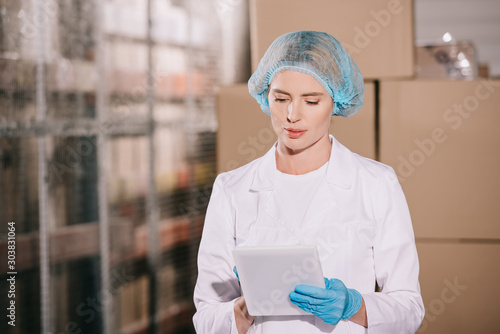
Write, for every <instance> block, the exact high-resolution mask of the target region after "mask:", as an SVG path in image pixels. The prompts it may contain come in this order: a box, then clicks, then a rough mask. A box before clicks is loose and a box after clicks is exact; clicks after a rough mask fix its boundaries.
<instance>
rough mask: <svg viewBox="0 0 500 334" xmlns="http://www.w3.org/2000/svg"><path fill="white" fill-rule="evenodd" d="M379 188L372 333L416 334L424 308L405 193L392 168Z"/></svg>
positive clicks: (368, 298)
mask: <svg viewBox="0 0 500 334" xmlns="http://www.w3.org/2000/svg"><path fill="white" fill-rule="evenodd" d="M385 176H386V177H385V178H383V180H384V181H385V182H384V184H383V185H381V186H380V189H379V196H378V198H377V200H378V205H377V207H376V209H375V210H376V217H377V229H376V235H375V239H374V246H373V252H374V262H375V275H376V279H377V283H378V285H379V287H380V289H381V292H373V293H368V294H364V295H363V298H364V300H365V305H366V313H367V317H368V333H370V334H378V333H383V334H389V333H394V334H396V333H397V334H402V333H415V332H416V331H417V330H418V328H419V326H420V323H421V322H422V319H423V317H424V313H425V309H424V305H423V302H422V297H421V295H420V286H419V283H418V273H419V264H418V256H417V249H416V246H415V237H414V234H413V227H412V223H411V218H410V212H409V210H408V205H407V203H406V199H405V196H404V194H403V190H402V189H401V185H400V184H399V182H398V180H397V176H396V174H395V173H394V171H393V170H392V169H391V170H390V171H388V172H386V175H385Z"/></svg>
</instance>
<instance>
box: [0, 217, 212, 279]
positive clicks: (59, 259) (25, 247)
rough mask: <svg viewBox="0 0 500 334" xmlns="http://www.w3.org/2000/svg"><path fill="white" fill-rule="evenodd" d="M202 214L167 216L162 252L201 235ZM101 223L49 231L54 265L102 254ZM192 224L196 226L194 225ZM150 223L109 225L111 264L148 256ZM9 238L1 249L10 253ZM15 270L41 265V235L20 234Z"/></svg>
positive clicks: (0, 269)
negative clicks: (100, 249)
mask: <svg viewBox="0 0 500 334" xmlns="http://www.w3.org/2000/svg"><path fill="white" fill-rule="evenodd" d="M203 219H204V216H203V215H198V216H191V217H189V216H185V217H183V216H180V217H175V218H171V219H165V220H163V221H161V222H160V224H159V226H158V227H159V231H158V235H159V245H160V251H161V252H162V253H163V252H167V251H169V250H171V249H174V248H175V247H177V246H179V245H182V244H186V243H188V242H189V241H190V240H191V238H195V239H199V238H200V237H201V228H200V225H201V224H203ZM98 224H99V223H97V222H96V223H87V224H77V225H73V226H64V227H61V228H58V229H56V230H55V231H53V232H51V233H50V236H49V244H50V252H49V257H50V260H51V263H52V264H58V263H63V262H66V261H72V260H77V259H80V258H85V257H92V256H97V255H99V226H98ZM190 224H191V225H193V226H195V227H196V228H192V227H191V226H190ZM147 229H148V226H146V225H144V224H143V225H140V226H138V227H136V228H133V226H132V223H131V222H130V221H125V220H124V221H121V222H120V223H112V224H111V225H110V234H111V235H113V238H111V244H110V252H111V257H110V260H111V265H116V264H117V263H119V262H121V261H138V260H141V259H144V258H145V257H146V256H147V251H148V235H147V233H148V231H147ZM7 244H8V242H7V240H0V251H2V252H4V253H5V254H7ZM16 249H17V252H16V270H17V271H23V270H28V269H32V268H35V267H37V266H38V265H39V234H38V232H36V231H35V232H31V233H26V234H21V235H19V236H18V237H17V240H16ZM7 271H8V270H7V262H5V263H4V262H0V272H3V273H6V272H7Z"/></svg>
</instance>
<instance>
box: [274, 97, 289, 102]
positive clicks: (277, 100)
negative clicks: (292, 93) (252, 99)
mask: <svg viewBox="0 0 500 334" xmlns="http://www.w3.org/2000/svg"><path fill="white" fill-rule="evenodd" d="M274 101H275V102H285V101H286V99H279V98H275V99H274Z"/></svg>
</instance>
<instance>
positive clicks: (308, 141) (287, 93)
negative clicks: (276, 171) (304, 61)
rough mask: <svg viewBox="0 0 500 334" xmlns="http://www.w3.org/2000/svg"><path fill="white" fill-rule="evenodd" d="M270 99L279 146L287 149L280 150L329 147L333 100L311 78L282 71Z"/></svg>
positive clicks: (297, 151) (275, 82)
mask: <svg viewBox="0 0 500 334" xmlns="http://www.w3.org/2000/svg"><path fill="white" fill-rule="evenodd" d="M268 100H269V109H270V111H271V122H272V125H273V128H274V131H275V132H276V134H277V135H278V145H280V144H281V145H284V146H285V147H281V148H286V149H287V151H289V153H291V154H296V153H300V152H302V151H304V150H306V149H309V148H311V147H314V146H317V147H321V146H322V145H321V144H325V143H328V145H329V144H330V139H329V137H328V129H329V127H330V120H331V115H332V110H333V100H332V98H331V96H330V95H329V94H328V93H327V92H326V90H325V89H324V88H323V86H322V85H321V84H320V83H319V82H318V81H316V79H314V78H313V77H312V76H310V75H308V74H305V73H302V72H297V71H287V70H284V71H281V72H279V73H278V74H276V76H275V77H274V78H273V80H272V81H271V84H270V85H269V93H268ZM317 143H321V144H320V145H316V144H317Z"/></svg>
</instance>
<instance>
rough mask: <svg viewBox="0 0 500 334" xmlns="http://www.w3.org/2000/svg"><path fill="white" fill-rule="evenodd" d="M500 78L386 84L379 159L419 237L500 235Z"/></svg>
mask: <svg viewBox="0 0 500 334" xmlns="http://www.w3.org/2000/svg"><path fill="white" fill-rule="evenodd" d="M499 106H500V81H499V80H496V81H492V80H490V81H486V80H484V79H481V80H474V81H431V80H416V81H400V82H398V81H382V82H381V83H380V159H381V161H382V162H383V163H386V164H389V165H391V166H393V167H394V169H395V170H396V172H397V174H398V176H399V178H400V182H401V183H402V186H403V189H404V191H405V194H406V197H407V200H408V204H409V206H410V211H411V214H412V218H413V226H414V229H415V233H416V236H418V237H454V238H497V239H498V238H500V224H499V223H498V222H499V221H500V205H498V199H499V198H500V173H499V171H500V154H499V152H500V132H499V131H498V124H500V107H499Z"/></svg>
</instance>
